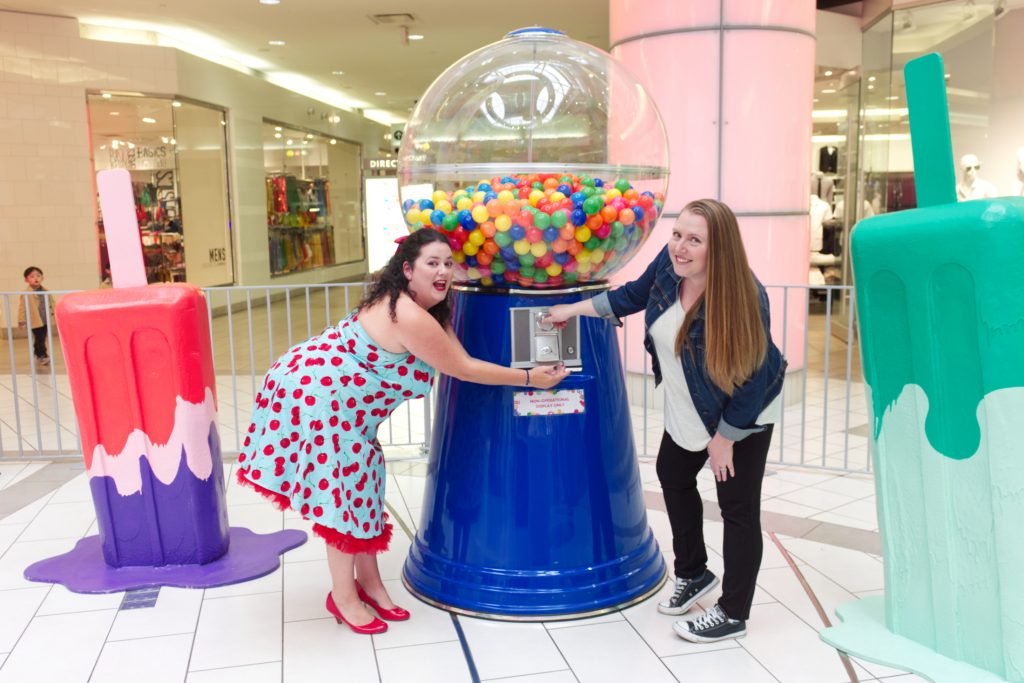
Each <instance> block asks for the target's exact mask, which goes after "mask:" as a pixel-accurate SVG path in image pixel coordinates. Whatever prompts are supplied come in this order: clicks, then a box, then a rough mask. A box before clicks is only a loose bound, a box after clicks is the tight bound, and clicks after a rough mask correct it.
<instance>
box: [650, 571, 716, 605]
mask: <svg viewBox="0 0 1024 683" xmlns="http://www.w3.org/2000/svg"><path fill="white" fill-rule="evenodd" d="M717 585H718V577H717V576H715V575H714V574H712V573H711V571H710V570H708V569H705V570H704V573H703V574H702V575H700V576H698V577H696V578H693V579H683V578H680V577H678V576H677V577H676V589H675V591H673V593H672V597H671V598H669V599H668V600H667V601H665V602H659V603H658V611H659V612H661V613H662V614H671V615H673V616H678V615H680V614H686V613H687V612H688V611H689V610H690V608H691V607H693V606H694V604H696V602H697V601H698V600H699V599H700V598H701V597H703V596H705V595H707V594H708V593H709V592H710V591H711V589H713V588H714V587H715V586H717Z"/></svg>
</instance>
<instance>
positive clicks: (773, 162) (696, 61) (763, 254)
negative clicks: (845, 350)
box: [610, 0, 815, 372]
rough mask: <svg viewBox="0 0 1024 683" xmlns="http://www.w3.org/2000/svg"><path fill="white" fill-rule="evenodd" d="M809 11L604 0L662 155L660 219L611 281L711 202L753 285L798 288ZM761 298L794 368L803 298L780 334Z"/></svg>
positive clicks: (803, 236) (638, 349)
mask: <svg viewBox="0 0 1024 683" xmlns="http://www.w3.org/2000/svg"><path fill="white" fill-rule="evenodd" d="M814 12H815V5H814V2H813V1H812V0H785V2H778V1H773V0H610V38H611V45H612V50H611V52H612V54H613V55H615V57H616V58H617V59H618V60H619V61H621V62H622V63H623V64H625V65H626V67H627V68H629V69H630V70H631V71H632V72H633V73H634V74H635V75H636V76H637V77H638V78H639V79H640V81H641V82H642V83H643V84H644V86H645V87H646V88H647V90H648V92H649V93H651V95H652V97H653V98H654V100H655V102H656V103H657V105H658V109H659V110H660V111H661V116H662V118H663V119H664V121H665V126H666V128H667V129H668V136H669V151H670V156H671V161H670V163H671V177H670V179H669V191H668V196H667V197H666V202H665V212H664V214H663V216H662V218H661V220H660V221H659V223H658V226H657V227H656V228H655V234H654V235H652V236H651V238H650V239H649V240H648V242H647V243H646V244H645V245H644V248H643V249H642V250H641V252H640V253H639V254H638V255H637V256H636V257H635V258H634V259H633V261H632V262H631V263H629V264H628V265H627V266H626V267H625V268H624V269H623V270H622V271H621V272H620V273H619V274H618V275H617V276H616V277H615V278H614V279H615V281H616V282H626V281H628V280H630V279H632V278H634V277H636V276H637V275H639V274H640V272H642V270H643V268H645V267H646V266H647V264H648V263H649V262H650V261H651V259H653V258H654V256H655V255H656V254H657V253H658V251H659V250H660V249H661V248H662V247H663V246H664V245H665V243H666V242H667V241H668V236H669V234H670V231H671V226H672V223H673V222H674V221H675V219H676V217H677V216H678V214H679V211H680V209H682V207H683V206H684V205H686V203H687V202H689V201H691V200H693V199H700V198H703V197H712V198H715V199H719V200H721V201H723V202H725V203H726V204H728V205H729V206H730V207H731V208H732V209H733V211H735V212H736V214H737V216H738V217H739V222H740V229H741V231H742V232H743V237H744V243H745V244H746V248H747V255H748V257H749V259H750V262H751V266H752V267H753V269H754V271H755V273H757V276H758V278H760V280H761V282H763V283H764V284H765V285H769V286H771V285H786V284H793V285H805V284H806V283H807V270H808V238H809V235H808V230H809V225H808V204H809V196H810V186H809V183H810V165H809V159H810V144H811V99H812V97H813V88H814V48H815V44H814V43H815V39H814ZM769 292H770V294H771V298H772V317H773V325H772V332H773V336H774V337H775V341H776V343H777V344H778V345H779V346H780V347H782V346H783V342H785V349H784V352H785V354H786V357H787V358H788V360H789V363H790V369H791V370H793V369H797V368H802V367H803V361H804V359H803V347H804V326H805V322H806V321H805V292H804V291H803V290H792V291H791V293H790V295H789V304H788V307H787V310H786V315H787V318H788V325H786V328H787V329H786V330H783V325H782V317H783V306H784V302H783V299H784V296H783V291H782V290H781V289H773V288H769ZM642 327H643V325H642V323H641V324H636V325H632V328H633V329H632V330H631V338H630V339H629V343H628V348H629V356H630V357H629V358H627V368H628V369H629V370H630V371H633V372H638V371H640V370H641V368H642V362H643V359H642V354H643V346H642V344H641V339H642V334H643V332H642Z"/></svg>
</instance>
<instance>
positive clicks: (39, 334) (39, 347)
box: [32, 325, 47, 358]
mask: <svg viewBox="0 0 1024 683" xmlns="http://www.w3.org/2000/svg"><path fill="white" fill-rule="evenodd" d="M32 349H33V352H34V353H35V354H36V358H45V357H46V356H47V353H46V325H43V326H42V327H33V328H32Z"/></svg>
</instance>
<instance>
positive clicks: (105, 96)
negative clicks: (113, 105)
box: [102, 92, 113, 100]
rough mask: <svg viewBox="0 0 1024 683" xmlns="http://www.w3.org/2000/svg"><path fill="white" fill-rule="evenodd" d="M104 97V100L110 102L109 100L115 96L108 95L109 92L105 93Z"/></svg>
mask: <svg viewBox="0 0 1024 683" xmlns="http://www.w3.org/2000/svg"><path fill="white" fill-rule="evenodd" d="M102 97H103V99H105V100H109V99H110V98H111V97H113V95H111V94H110V93H108V92H105V93H103V95H102Z"/></svg>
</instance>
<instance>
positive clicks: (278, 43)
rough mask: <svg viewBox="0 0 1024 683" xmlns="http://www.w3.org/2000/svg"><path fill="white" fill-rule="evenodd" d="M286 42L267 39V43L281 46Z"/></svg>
mask: <svg viewBox="0 0 1024 683" xmlns="http://www.w3.org/2000/svg"><path fill="white" fill-rule="evenodd" d="M284 44H285V43H284V41H283V40H269V41H267V45H273V46H275V47H280V46H281V45H284Z"/></svg>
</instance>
